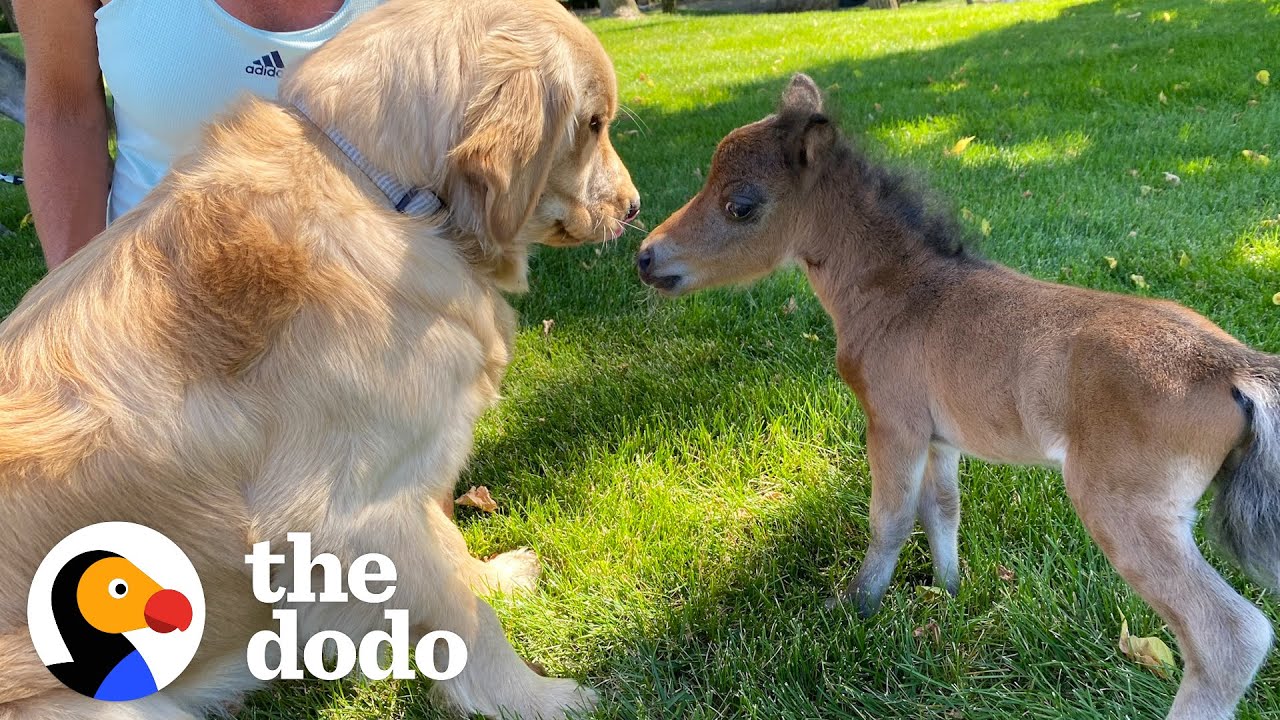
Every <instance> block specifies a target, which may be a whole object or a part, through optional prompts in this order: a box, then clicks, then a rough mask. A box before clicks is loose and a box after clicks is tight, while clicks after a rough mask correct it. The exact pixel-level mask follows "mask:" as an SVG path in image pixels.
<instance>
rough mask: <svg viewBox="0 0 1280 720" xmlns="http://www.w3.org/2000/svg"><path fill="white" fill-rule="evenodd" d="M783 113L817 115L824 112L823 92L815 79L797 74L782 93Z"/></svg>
mask: <svg viewBox="0 0 1280 720" xmlns="http://www.w3.org/2000/svg"><path fill="white" fill-rule="evenodd" d="M781 110H782V112H793V113H805V114H808V115H817V114H820V113H821V112H822V91H821V90H819V89H818V84H817V83H815V82H814V81H813V78H811V77H809V76H808V75H805V74H804V73H796V74H795V75H794V76H793V77H792V78H791V84H790V85H787V89H786V90H784V91H783V92H782V107H781Z"/></svg>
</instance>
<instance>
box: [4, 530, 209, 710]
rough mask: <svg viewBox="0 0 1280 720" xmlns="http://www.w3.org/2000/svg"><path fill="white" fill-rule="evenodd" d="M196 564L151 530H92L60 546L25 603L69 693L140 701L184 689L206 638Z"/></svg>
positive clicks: (36, 636) (42, 649)
mask: <svg viewBox="0 0 1280 720" xmlns="http://www.w3.org/2000/svg"><path fill="white" fill-rule="evenodd" d="M204 611H205V607H204V591H203V590H202V589H201V587H200V578H199V576H197V575H196V571H195V568H194V567H192V566H191V561H190V560H188V559H187V556H186V555H184V554H183V553H182V550H180V549H179V548H178V546H177V545H175V544H173V542H172V541H170V540H169V539H168V538H166V537H165V536H163V535H161V534H160V533H158V532H156V531H155V530H152V529H151V528H147V527H143V526H141V525H135V524H133V523H125V522H109V523H99V524H97V525H90V526H89V527H87V528H84V529H82V530H78V531H76V532H74V533H72V534H71V535H68V536H67V537H66V538H64V539H63V540H62V542H60V543H58V544H57V545H56V546H54V548H53V550H52V551H50V552H49V554H48V555H47V556H45V559H44V561H43V562H41V563H40V568H39V569H38V570H37V571H36V576H35V578H34V579H33V580H32V581H31V593H30V595H29V596H28V597H27V623H28V627H29V628H30V629H31V640H32V642H33V643H34V644H35V646H36V653H37V654H38V655H39V656H40V660H41V662H43V663H44V664H45V665H46V666H47V667H48V668H49V670H50V671H51V672H52V673H53V674H54V676H55V677H57V678H58V680H60V681H62V684H63V685H66V686H67V687H69V688H71V689H72V690H75V691H76V692H78V693H80V694H82V695H88V696H89V697H92V698H97V699H99V700H116V701H123V700H135V699H137V698H140V697H145V696H147V695H150V694H152V693H154V692H157V691H158V690H160V689H161V688H163V687H164V686H166V685H168V684H169V683H171V682H173V681H174V680H175V679H177V677H178V675H179V674H181V673H182V671H183V670H184V669H185V668H186V667H187V663H189V662H191V658H192V657H194V656H195V654H196V648H197V647H198V646H199V645H200V634H201V632H202V631H203V630H204Z"/></svg>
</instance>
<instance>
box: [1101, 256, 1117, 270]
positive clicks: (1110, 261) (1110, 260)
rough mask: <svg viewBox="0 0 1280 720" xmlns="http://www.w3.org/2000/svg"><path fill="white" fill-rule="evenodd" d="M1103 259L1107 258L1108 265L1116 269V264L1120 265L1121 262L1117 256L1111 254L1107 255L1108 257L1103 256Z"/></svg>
mask: <svg viewBox="0 0 1280 720" xmlns="http://www.w3.org/2000/svg"><path fill="white" fill-rule="evenodd" d="M1103 260H1106V261H1107V267H1109V268H1111V269H1112V270H1115V269H1116V265H1119V264H1120V263H1119V261H1118V260H1116V259H1115V258H1113V257H1111V256H1110V255H1108V256H1106V257H1104V258H1103Z"/></svg>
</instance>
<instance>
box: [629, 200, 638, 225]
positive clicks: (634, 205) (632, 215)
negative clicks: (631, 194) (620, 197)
mask: <svg viewBox="0 0 1280 720" xmlns="http://www.w3.org/2000/svg"><path fill="white" fill-rule="evenodd" d="M639 214H640V200H639V199H638V198H637V199H635V200H632V201H631V204H630V205H628V206H627V222H631V221H632V220H635V219H636V216H637V215H639Z"/></svg>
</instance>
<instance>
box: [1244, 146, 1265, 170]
mask: <svg viewBox="0 0 1280 720" xmlns="http://www.w3.org/2000/svg"><path fill="white" fill-rule="evenodd" d="M1240 154H1241V155H1243V156H1244V158H1245V159H1246V160H1249V161H1251V162H1255V163H1257V164H1259V165H1263V166H1266V165H1270V164H1271V158H1269V157H1267V156H1266V155H1263V154H1262V153H1260V152H1254V151H1252V150H1241V151H1240Z"/></svg>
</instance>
